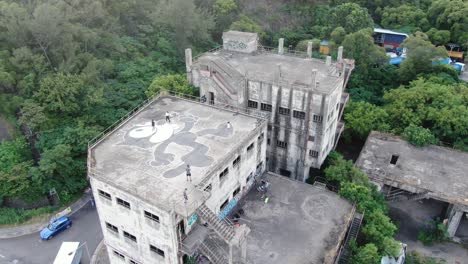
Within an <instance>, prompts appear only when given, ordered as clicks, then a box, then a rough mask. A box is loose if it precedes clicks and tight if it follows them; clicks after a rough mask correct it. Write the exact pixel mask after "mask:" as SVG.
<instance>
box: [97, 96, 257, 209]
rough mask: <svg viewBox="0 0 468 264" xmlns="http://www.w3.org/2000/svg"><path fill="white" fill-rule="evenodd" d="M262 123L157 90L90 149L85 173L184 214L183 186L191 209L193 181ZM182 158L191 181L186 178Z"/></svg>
mask: <svg viewBox="0 0 468 264" xmlns="http://www.w3.org/2000/svg"><path fill="white" fill-rule="evenodd" d="M166 111H168V112H169V114H170V117H171V118H170V119H171V122H170V123H168V122H166V121H165V113H166ZM152 119H154V121H155V128H152V124H151V120H152ZM228 122H230V124H228ZM262 124H264V120H262V119H258V118H254V117H251V116H248V115H244V114H240V113H236V112H234V111H229V110H224V109H220V108H216V107H213V106H210V105H206V104H200V103H196V102H192V101H188V100H185V99H181V98H177V97H172V96H161V97H159V98H157V99H155V100H154V101H153V102H151V103H150V104H149V105H147V106H146V107H144V108H143V109H142V110H141V111H140V112H138V113H137V114H136V115H135V116H133V117H131V118H130V119H129V120H128V121H127V122H125V123H123V124H122V125H121V126H120V127H118V128H117V129H116V130H115V131H114V132H113V133H111V134H110V135H108V136H107V137H105V138H104V139H103V140H102V141H100V142H99V143H98V144H97V145H96V146H94V147H93V148H92V149H91V150H92V153H91V161H90V162H91V163H92V165H93V172H95V173H94V175H90V176H91V177H93V178H97V179H99V180H101V181H104V182H106V183H108V184H110V185H113V186H116V187H117V188H119V189H122V190H124V191H126V192H127V193H129V194H131V195H133V196H136V197H139V198H141V199H143V200H146V201H148V202H149V203H150V204H154V205H156V206H158V207H159V208H162V209H167V210H170V209H175V210H176V212H178V213H179V212H183V215H185V214H186V213H187V212H186V210H185V206H184V198H183V192H184V189H185V188H187V189H188V196H189V197H188V198H189V206H188V207H189V209H196V208H197V207H198V206H199V205H200V204H199V203H201V202H203V201H204V193H203V191H200V190H199V189H198V188H196V185H197V184H198V183H200V182H202V181H203V179H205V176H209V175H210V174H212V171H213V170H215V169H217V168H218V167H219V166H223V165H224V164H221V163H220V162H223V159H224V158H225V157H228V156H229V154H230V152H232V151H236V150H237V148H239V147H244V146H245V147H246V146H247V145H246V143H248V141H249V140H251V138H252V136H251V134H252V133H255V132H256V131H258V130H256V128H259V127H260V126H261V125H262ZM187 164H189V165H190V166H191V174H192V182H187V180H186V166H187ZM190 205H193V206H190ZM191 207H193V208H191ZM188 211H190V210H188Z"/></svg>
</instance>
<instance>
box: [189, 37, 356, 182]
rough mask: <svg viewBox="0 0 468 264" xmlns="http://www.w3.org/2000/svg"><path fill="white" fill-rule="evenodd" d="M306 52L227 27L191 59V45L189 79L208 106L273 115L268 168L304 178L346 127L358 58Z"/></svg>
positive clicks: (269, 130)
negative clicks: (216, 43)
mask: <svg viewBox="0 0 468 264" xmlns="http://www.w3.org/2000/svg"><path fill="white" fill-rule="evenodd" d="M309 46H310V48H309V49H308V52H298V51H293V50H288V49H286V50H285V49H284V39H279V45H278V48H276V49H275V48H267V47H263V46H261V45H260V43H258V36H257V34H256V33H246V32H238V31H229V32H224V33H223V47H222V48H218V49H215V50H212V51H209V52H206V53H203V54H201V55H199V56H197V57H195V58H193V60H192V56H191V50H190V49H187V50H186V68H187V79H188V80H189V81H190V82H191V83H192V84H193V85H195V86H197V87H199V88H200V95H201V98H203V100H204V101H205V103H207V104H214V105H224V106H232V107H235V108H242V109H246V110H248V111H250V112H262V113H264V114H267V115H268V121H269V129H268V136H267V141H268V169H269V170H270V171H273V172H275V173H278V174H281V175H283V176H288V177H291V178H293V179H297V180H301V181H305V180H306V179H307V178H308V177H309V170H310V168H320V166H321V165H322V163H323V161H324V160H325V158H326V156H327V155H328V153H329V152H330V151H331V150H332V149H334V148H335V147H336V144H337V142H338V139H339V137H340V135H341V132H342V131H343V128H344V124H343V123H342V122H340V119H341V116H342V114H343V108H344V106H345V105H346V103H347V101H348V98H349V96H348V94H347V93H345V92H344V88H345V87H346V83H347V81H348V78H349V76H350V74H351V71H352V70H353V68H354V61H353V60H347V59H343V54H342V53H343V49H342V48H340V49H339V54H338V61H336V62H332V59H331V57H327V59H326V60H325V61H323V60H319V59H314V58H312V57H311V56H312V49H311V48H312V46H311V45H309Z"/></svg>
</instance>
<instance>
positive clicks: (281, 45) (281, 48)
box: [278, 38, 284, 55]
mask: <svg viewBox="0 0 468 264" xmlns="http://www.w3.org/2000/svg"><path fill="white" fill-rule="evenodd" d="M283 53H284V38H280V39H279V40H278V54H279V55H283Z"/></svg>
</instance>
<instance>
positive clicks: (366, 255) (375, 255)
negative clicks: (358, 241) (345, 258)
mask: <svg viewBox="0 0 468 264" xmlns="http://www.w3.org/2000/svg"><path fill="white" fill-rule="evenodd" d="M356 251H357V252H356V254H355V255H354V256H353V257H352V259H351V263H352V264H375V263H379V262H380V259H381V257H380V255H379V252H378V249H377V247H376V246H375V245H374V244H372V243H369V244H365V245H364V246H362V247H359V248H358V249H357V250H356Z"/></svg>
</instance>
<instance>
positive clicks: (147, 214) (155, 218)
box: [145, 211, 159, 223]
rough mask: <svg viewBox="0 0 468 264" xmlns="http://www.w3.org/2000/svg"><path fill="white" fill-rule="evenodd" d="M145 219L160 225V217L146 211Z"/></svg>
mask: <svg viewBox="0 0 468 264" xmlns="http://www.w3.org/2000/svg"><path fill="white" fill-rule="evenodd" d="M145 217H146V218H148V219H151V220H153V221H155V222H158V223H159V216H157V215H155V214H152V213H150V212H148V211H145Z"/></svg>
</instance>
